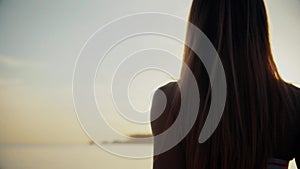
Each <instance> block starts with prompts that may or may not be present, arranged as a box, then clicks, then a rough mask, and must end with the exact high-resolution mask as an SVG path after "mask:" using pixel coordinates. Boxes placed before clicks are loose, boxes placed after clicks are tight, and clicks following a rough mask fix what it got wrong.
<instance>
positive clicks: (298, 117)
mask: <svg viewBox="0 0 300 169" xmlns="http://www.w3.org/2000/svg"><path fill="white" fill-rule="evenodd" d="M286 85H287V86H288V91H289V94H290V96H291V98H292V102H293V104H294V105H295V112H286V114H287V116H286V118H289V117H290V116H291V115H289V114H292V116H293V118H291V119H290V121H289V122H288V125H287V126H288V127H286V128H285V129H284V136H283V137H278V138H277V140H278V141H277V142H278V144H277V145H275V146H274V148H273V152H272V156H271V157H270V159H269V162H268V168H269V169H273V168H274V169H286V168H287V167H288V163H289V161H290V160H292V159H293V158H296V163H297V166H300V144H299V143H300V125H299V123H300V89H299V88H297V87H295V86H293V85H291V84H286ZM159 90H160V91H163V92H164V94H165V95H166V97H167V105H166V107H165V110H164V112H163V113H162V114H161V116H160V117H159V118H156V119H155V120H153V121H152V123H151V127H152V132H153V135H158V134H160V133H162V132H164V131H165V130H167V129H168V128H169V127H170V126H171V125H172V123H173V122H174V121H175V119H176V117H177V115H178V112H179V111H178V112H177V113H176V111H175V113H174V112H170V110H171V107H172V100H173V99H174V95H175V92H176V91H178V90H179V88H178V84H177V83H176V82H170V83H168V84H166V85H164V86H162V87H160V88H159ZM158 97H160V96H158V95H157V94H155V95H154V97H153V104H152V109H151V110H152V111H151V115H152V116H155V117H156V116H157V115H156V113H157V111H156V108H157V107H161V105H160V104H163V103H162V102H157V100H160V98H158ZM170 119H171V120H170ZM278 124H280V123H278ZM197 127H198V126H197V125H194V127H193V128H192V130H191V131H190V133H193V132H196V131H197V129H196V128H197ZM270 132H273V131H270ZM190 133H189V134H187V136H186V137H185V138H184V139H183V140H182V141H181V142H179V144H177V145H176V146H174V147H173V148H171V149H170V150H168V151H166V152H164V153H162V154H159V155H156V156H154V161H153V169H164V168H172V169H193V167H192V165H191V164H188V161H189V160H188V159H189V158H193V157H191V153H189V152H187V147H193V148H194V150H196V149H197V146H195V145H198V144H199V143H198V139H197V138H195V137H193V135H192V134H190ZM261 137H264V136H263V135H262V136H261ZM235 139H238V138H235ZM187 140H189V142H187ZM190 140H194V141H193V142H191V141H190ZM165 141H167V140H165ZM162 144H163V143H160V142H155V144H154V145H155V146H156V145H162ZM204 144H207V146H209V145H208V144H209V141H208V142H207V143H204ZM220 146H226V145H222V144H220ZM241 148H243V147H241ZM154 151H156V148H154ZM257 153H259V152H257ZM240 158H243V157H240ZM199 161H200V162H201V159H199ZM216 163H217V162H216ZM213 165H216V164H213Z"/></svg>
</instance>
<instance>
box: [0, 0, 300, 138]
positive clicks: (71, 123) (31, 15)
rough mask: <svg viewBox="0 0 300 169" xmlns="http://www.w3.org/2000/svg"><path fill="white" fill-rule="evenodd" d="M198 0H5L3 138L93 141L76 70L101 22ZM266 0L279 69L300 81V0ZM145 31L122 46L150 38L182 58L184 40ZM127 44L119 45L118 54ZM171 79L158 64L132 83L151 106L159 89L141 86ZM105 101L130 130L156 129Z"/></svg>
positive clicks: (0, 94)
mask: <svg viewBox="0 0 300 169" xmlns="http://www.w3.org/2000/svg"><path fill="white" fill-rule="evenodd" d="M190 3H191V0H164V1H160V0H152V1H146V0H126V1H124V0H110V1H103V0H100V1H79V0H78V1H76V0H72V1H71V0H64V1H44V0H41V1H38V0H36V1H34V0H27V1H18V0H10V1H4V0H2V1H0V25H1V26H0V144H26V143H28V144H66V143H83V142H88V140H89V138H88V137H87V135H86V134H85V133H84V131H83V130H82V128H81V126H80V124H79V122H78V120H77V117H76V113H75V111H74V105H73V98H72V76H73V70H74V66H75V63H76V58H77V56H78V54H79V52H80V50H81V48H82V47H83V45H84V44H85V42H86V41H87V40H88V38H89V37H90V36H91V35H92V34H93V33H94V32H95V31H96V30H98V29H99V28H100V27H101V26H103V25H105V24H107V23H108V22H110V21H111V20H113V19H116V18H119V17H122V16H124V15H128V14H132V13H138V12H163V13H169V14H172V15H175V16H178V17H181V18H183V19H186V18H187V16H188V11H189V7H190ZM266 3H267V8H268V13H269V20H270V30H271V40H272V41H271V43H272V50H273V54H274V58H275V61H276V64H277V66H278V69H279V72H280V74H281V75H282V76H283V78H284V79H285V80H287V81H289V82H292V83H294V84H296V85H298V86H299V85H300V76H299V75H298V73H299V72H300V67H299V66H298V63H300V55H299V52H298V50H299V47H298V46H299V44H300V22H299V21H298V20H299V18H300V10H299V9H300V1H299V0H285V1H282V0H267V1H266ZM182 29H183V28H182ZM144 38H146V39H142V40H140V41H139V39H138V38H136V39H133V40H132V42H130V41H128V42H127V43H125V44H123V47H122V48H119V50H120V51H122V50H125V49H128V50H130V49H133V48H132V47H131V46H132V45H130V43H132V44H137V43H138V42H144V43H143V44H144V45H145V44H147V43H145V41H150V42H151V43H150V44H151V45H157V46H161V47H162V48H167V49H169V50H172V51H173V53H174V55H176V57H178V58H179V60H180V58H181V55H182V48H181V47H180V45H178V44H175V43H174V44H172V42H170V41H169V40H163V39H160V40H161V41H160V42H159V43H155V40H156V38H155V37H144ZM166 44H167V45H166ZM170 44H172V45H173V46H172V45H170ZM120 51H113V52H112V53H111V54H110V55H111V58H113V57H114V56H113V55H118V52H119V53H120ZM122 57H124V56H122ZM107 62H108V63H107V64H106V66H108V67H109V66H111V65H115V64H117V60H114V59H111V63H109V60H107ZM179 66H180V65H179V64H178V68H179ZM174 72H175V75H176V74H177V75H178V73H179V72H178V71H177V72H176V71H174ZM102 73H104V74H105V75H106V76H110V73H111V72H109V69H107V70H106V71H104V72H102ZM98 80H99V79H98ZM170 80H171V78H170V77H169V76H165V75H163V74H161V73H158V72H148V73H146V74H145V75H144V76H140V77H139V78H137V81H136V82H135V83H134V84H133V86H135V87H133V88H134V89H136V90H130V91H131V96H132V99H133V102H134V103H135V104H136V106H137V108H138V109H143V110H147V109H148V108H149V106H150V100H151V97H149V96H151V94H147V93H141V91H145V90H143V89H144V88H147V87H148V88H149V89H150V87H149V86H151V88H152V89H153V87H158V86H159V85H161V84H163V83H165V82H167V81H170ZM97 84H98V86H100V88H101V85H105V84H106V82H102V81H101V79H100V80H99V81H97ZM148 84H149V85H148ZM150 84H152V85H150ZM137 89H139V90H137ZM147 91H149V90H147ZM98 94H99V93H98ZM96 95H97V93H96ZM145 95H147V98H145ZM97 96H98V95H97ZM98 100H101V98H99V99H98ZM104 104H105V105H106V106H104V110H105V111H106V113H108V117H107V119H108V121H109V122H110V123H111V125H112V126H114V127H115V128H116V129H117V130H120V131H122V132H125V133H139V132H145V131H146V132H147V131H148V130H149V126H143V127H137V125H134V124H129V123H128V122H124V121H122V119H120V117H117V116H116V115H111V114H110V112H114V110H113V107H112V105H111V103H107V104H106V103H104ZM116 118H119V119H116ZM97 125H98V124H97ZM99 126H101V124H99ZM107 136H108V138H109V133H108V134H107Z"/></svg>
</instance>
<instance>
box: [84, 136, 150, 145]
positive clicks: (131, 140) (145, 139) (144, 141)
mask: <svg viewBox="0 0 300 169" xmlns="http://www.w3.org/2000/svg"><path fill="white" fill-rule="evenodd" d="M128 137H131V138H129V139H127V140H112V141H101V142H100V143H101V144H152V143H153V139H152V134H129V135H128ZM135 138H143V139H138V140H136V139H135ZM88 144H89V145H94V144H95V142H94V141H92V140H91V141H89V143H88Z"/></svg>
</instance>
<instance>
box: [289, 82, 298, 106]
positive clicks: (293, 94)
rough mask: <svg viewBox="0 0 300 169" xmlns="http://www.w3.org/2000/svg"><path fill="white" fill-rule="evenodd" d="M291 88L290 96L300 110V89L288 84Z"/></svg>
mask: <svg viewBox="0 0 300 169" xmlns="http://www.w3.org/2000/svg"><path fill="white" fill-rule="evenodd" d="M287 85H288V88H289V94H290V96H291V98H292V100H293V103H294V104H296V107H297V108H300V88H299V87H297V86H296V85H294V84H291V83H289V84H287Z"/></svg>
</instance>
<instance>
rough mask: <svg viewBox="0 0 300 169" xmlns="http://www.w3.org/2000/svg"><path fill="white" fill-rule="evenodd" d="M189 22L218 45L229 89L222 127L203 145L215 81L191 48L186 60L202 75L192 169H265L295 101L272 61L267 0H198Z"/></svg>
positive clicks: (189, 152) (190, 148) (190, 139)
mask: <svg viewBox="0 0 300 169" xmlns="http://www.w3.org/2000/svg"><path fill="white" fill-rule="evenodd" d="M189 21H190V22H191V23H192V24H194V25H196V26H197V27H199V28H200V29H201V30H202V31H203V32H204V33H205V34H206V36H207V37H208V38H209V39H210V40H211V42H212V44H213V45H214V46H215V48H216V49H217V51H218V53H219V56H220V59H221V61H222V64H223V67H224V70H225V73H226V79H227V90H228V92H227V102H226V106H225V110H224V113H223V117H222V120H221V122H220V124H219V126H218V128H217V129H216V131H215V133H214V134H213V135H212V137H211V138H210V139H209V140H208V141H206V142H205V143H204V144H199V143H198V142H197V140H198V139H197V138H198V136H199V133H200V131H201V128H202V127H203V124H204V122H205V117H206V115H207V111H208V108H209V100H210V90H209V89H210V84H209V80H208V75H207V72H206V70H205V68H204V66H203V64H202V63H201V61H200V60H199V59H198V57H196V56H195V53H193V51H191V49H189V48H188V47H186V49H185V54H184V62H185V63H186V64H187V65H188V66H189V67H190V68H191V70H192V71H193V73H194V76H195V77H196V78H197V79H198V81H199V87H200V95H201V107H200V111H199V116H198V119H197V121H196V124H195V125H194V127H193V129H192V130H191V132H190V133H189V134H188V136H187V138H186V156H187V166H188V168H198V169H208V168H209V169H220V168H222V169H232V168H243V169H250V168H251V169H253V168H256V169H262V168H265V167H266V164H267V160H268V158H271V156H272V151H273V149H274V145H276V139H275V138H278V137H280V136H281V135H282V133H283V132H284V130H283V128H284V126H285V124H286V123H287V121H285V120H282V119H286V118H285V114H284V112H287V111H288V109H289V107H290V105H291V103H290V100H289V99H288V98H289V97H288V94H287V91H286V87H285V86H286V83H285V82H284V81H283V80H282V79H281V77H280V75H279V74H278V71H277V68H276V65H275V63H274V61H273V57H272V53H271V48H270V42H269V28H268V20H267V14H266V9H265V5H264V2H263V0H194V1H193V4H192V7H191V11H190V17H189ZM183 76H184V74H183ZM182 79H184V77H182ZM207 100H208V101H207ZM279 131H282V132H279Z"/></svg>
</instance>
